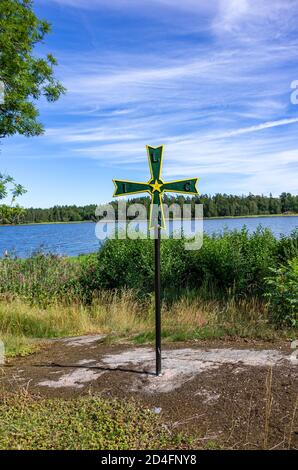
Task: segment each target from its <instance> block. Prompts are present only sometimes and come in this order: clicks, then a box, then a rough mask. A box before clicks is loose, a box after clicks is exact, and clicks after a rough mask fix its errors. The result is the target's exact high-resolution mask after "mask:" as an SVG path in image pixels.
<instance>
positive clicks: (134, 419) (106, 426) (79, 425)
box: [0, 393, 187, 450]
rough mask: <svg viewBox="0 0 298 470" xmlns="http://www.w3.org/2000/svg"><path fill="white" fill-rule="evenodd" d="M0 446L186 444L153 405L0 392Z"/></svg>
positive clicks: (151, 446) (144, 446) (100, 447)
mask: <svg viewBox="0 0 298 470" xmlns="http://www.w3.org/2000/svg"><path fill="white" fill-rule="evenodd" d="M0 414H1V420H0V449H1V450H3V449H5V450H13V449H15V450H28V449H33V450H36V449H39V450H51V449H55V450H61V449H63V450H104V449H109V450H126V449H129V450H132V449H160V448H164V449H168V448H179V446H183V448H186V447H187V439H186V438H183V436H182V435H181V434H177V435H171V434H170V432H169V431H168V430H166V428H165V427H164V426H163V425H162V422H161V420H160V418H159V417H158V416H157V415H155V414H154V413H153V412H152V411H149V410H147V409H144V408H141V407H140V406H138V405H137V404H136V403H135V402H133V401H129V402H122V401H116V400H104V399H102V398H99V397H92V396H89V397H83V398H82V397H81V398H76V399H73V400H63V399H59V400H57V399H56V400H54V399H41V398H37V397H31V396H30V395H28V394H26V393H23V394H17V395H7V394H6V395H4V396H3V397H2V398H0Z"/></svg>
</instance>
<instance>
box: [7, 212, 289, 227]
mask: <svg viewBox="0 0 298 470" xmlns="http://www.w3.org/2000/svg"><path fill="white" fill-rule="evenodd" d="M271 217H298V213H284V214H282V213H281V214H261V215H260V214H259V215H258V214H255V215H254V214H250V215H234V216H231V215H223V216H216V217H204V220H219V219H227V220H229V219H264V218H271ZM133 220H134V219H131V220H129V222H133ZM166 220H168V219H166ZM170 220H173V221H174V220H179V219H170ZM184 220H190V219H184ZM96 222H97V221H96V220H71V221H65V222H63V221H62V222H20V223H17V224H16V223H12V224H0V227H18V226H31V225H65V224H88V223H89V224H90V223H94V224H95V223H96ZM108 222H114V221H113V220H111V221H108ZM116 222H117V220H116ZM141 222H146V220H142V221H141Z"/></svg>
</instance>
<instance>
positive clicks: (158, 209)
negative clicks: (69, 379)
mask: <svg viewBox="0 0 298 470" xmlns="http://www.w3.org/2000/svg"><path fill="white" fill-rule="evenodd" d="M146 148H147V155H148V161H149V167H150V175H151V176H150V179H149V181H148V182H147V183H138V182H135V181H126V180H113V182H114V185H115V192H114V196H129V195H131V194H139V193H145V192H147V193H149V194H150V196H151V206H150V219H149V229H150V230H151V229H154V231H155V236H154V239H155V240H154V242H155V331H156V336H155V338H156V375H157V376H159V375H161V314H160V293H161V282H160V230H161V228H163V229H164V228H165V217H164V211H163V204H162V195H163V193H164V192H173V193H184V194H198V190H197V187H196V185H197V182H198V178H190V179H186V180H177V181H171V182H169V183H166V182H164V181H163V179H162V178H161V172H162V159H163V149H164V147H163V145H162V146H160V147H150V146H148V145H147V147H146Z"/></svg>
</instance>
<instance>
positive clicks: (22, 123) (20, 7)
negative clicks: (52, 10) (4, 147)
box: [0, 0, 65, 138]
mask: <svg viewBox="0 0 298 470" xmlns="http://www.w3.org/2000/svg"><path fill="white" fill-rule="evenodd" d="M49 32H50V25H49V23H48V22H46V21H44V20H40V19H38V18H37V16H36V14H35V13H34V11H33V2H32V1H31V0H1V2H0V80H1V81H2V82H3V83H4V102H3V103H2V104H0V138H3V137H6V136H11V135H14V134H22V135H25V136H36V135H40V134H42V132H43V126H42V124H41V123H40V122H39V120H38V115H39V113H38V109H37V106H36V100H38V99H39V98H41V97H45V98H46V99H47V100H48V101H56V100H57V99H58V98H59V97H60V96H61V94H62V93H64V91H65V90H64V88H63V86H62V85H61V83H59V81H57V80H56V79H55V77H54V71H53V69H54V66H55V65H56V59H55V58H54V57H53V56H52V55H51V54H48V55H47V56H46V57H40V56H34V54H33V50H34V48H35V46H36V45H37V44H38V43H41V42H42V41H43V39H44V37H45V35H46V34H48V33H49Z"/></svg>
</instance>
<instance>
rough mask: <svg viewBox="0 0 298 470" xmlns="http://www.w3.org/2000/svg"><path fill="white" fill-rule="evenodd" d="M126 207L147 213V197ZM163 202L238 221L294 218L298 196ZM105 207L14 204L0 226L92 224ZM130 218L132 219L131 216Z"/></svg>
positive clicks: (3, 208) (1, 210)
mask: <svg viewBox="0 0 298 470" xmlns="http://www.w3.org/2000/svg"><path fill="white" fill-rule="evenodd" d="M118 202H119V201H118V200H117V201H115V200H114V201H111V202H109V203H108V204H109V205H111V206H112V207H113V210H114V212H115V216H116V217H115V218H116V219H117V218H118V217H117V214H118ZM125 203H126V206H127V208H129V207H131V206H132V205H133V204H141V205H142V206H143V207H144V208H145V209H146V211H147V214H149V211H150V204H151V202H150V198H148V197H138V198H137V197H135V198H132V199H128V200H126V201H125ZM163 203H164V205H166V206H169V207H170V206H171V205H173V204H175V205H176V207H177V206H179V208H180V209H181V213H183V212H182V210H183V206H184V205H185V204H187V205H188V206H191V217H192V218H194V216H195V206H196V205H198V204H201V205H202V206H203V215H204V217H205V218H206V219H209V218H221V217H225V218H234V217H237V218H242V217H263V216H267V217H272V216H276V215H277V216H278V215H295V214H296V215H298V195H296V196H295V195H292V194H290V193H285V192H284V193H282V194H281V195H280V196H278V197H273V196H272V195H270V196H264V195H253V194H249V195H248V196H244V195H242V196H236V195H232V194H215V195H214V196H210V195H207V194H202V195H199V196H195V197H189V196H182V195H177V196H174V195H173V196H172V195H171V196H169V195H167V194H165V195H164V196H163ZM105 206H106V205H105V204H100V205H96V204H89V205H86V206H76V205H68V206H66V205H64V206H62V205H61V206H58V205H56V206H54V207H50V208H47V209H41V208H33V207H29V208H22V207H20V206H18V205H16V206H12V207H11V206H7V205H5V204H2V205H0V224H3V225H10V224H21V223H22V224H32V223H55V222H66V223H71V222H84V221H88V222H94V221H97V220H99V217H96V215H95V213H96V209H97V207H102V209H103V211H104V210H105ZM132 218H133V217H132Z"/></svg>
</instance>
